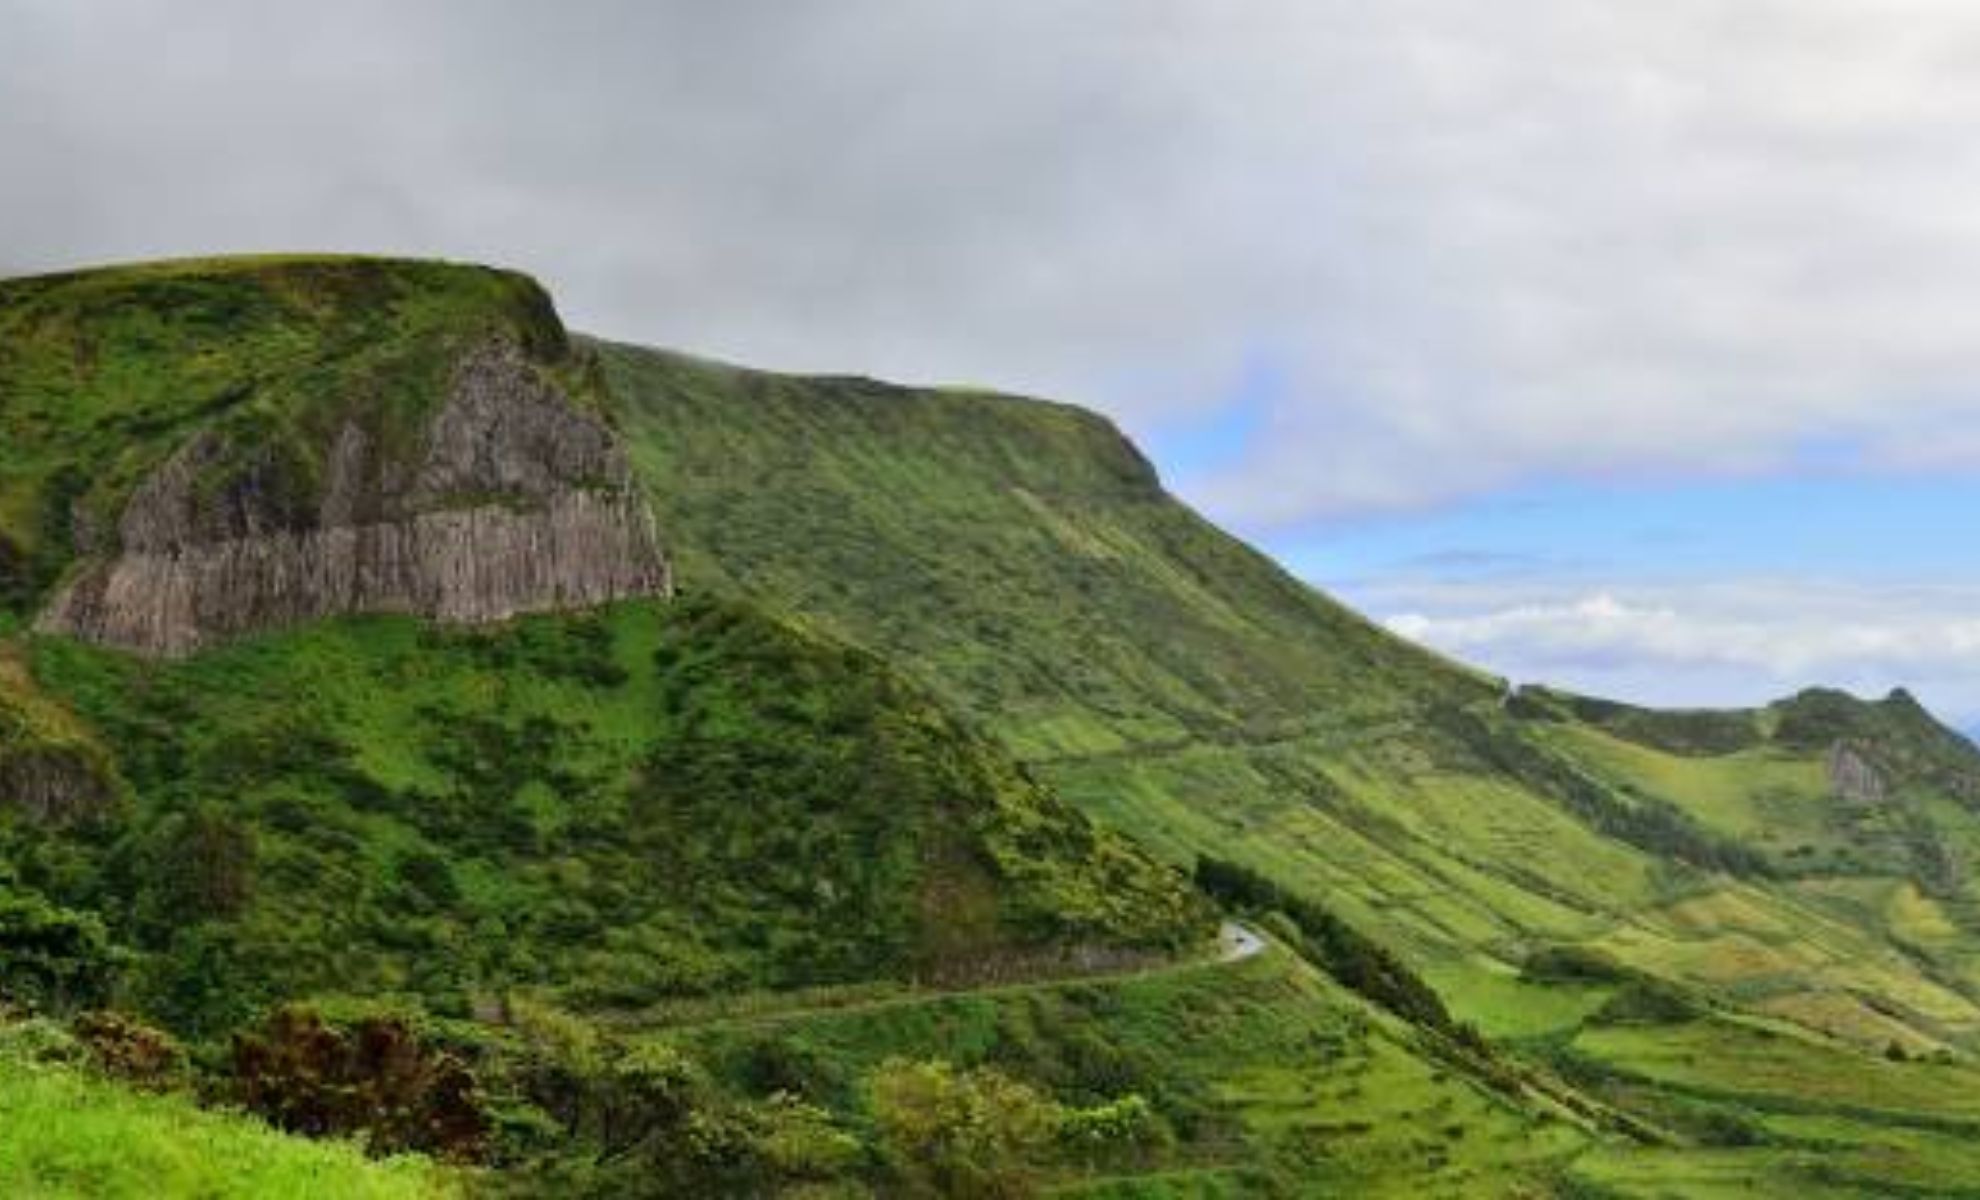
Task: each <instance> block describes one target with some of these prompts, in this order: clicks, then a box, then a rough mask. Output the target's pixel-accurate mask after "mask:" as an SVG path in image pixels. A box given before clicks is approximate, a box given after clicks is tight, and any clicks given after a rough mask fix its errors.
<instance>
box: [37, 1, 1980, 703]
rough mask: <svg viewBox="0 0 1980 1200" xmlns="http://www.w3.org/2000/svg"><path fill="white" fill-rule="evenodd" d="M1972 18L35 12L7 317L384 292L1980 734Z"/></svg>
mask: <svg viewBox="0 0 1980 1200" xmlns="http://www.w3.org/2000/svg"><path fill="white" fill-rule="evenodd" d="M1976 130H1980V7H1976V6H1974V5H1972V4H1971V3H1962V2H1954V0H1739V2H1736V3H1727V2H1726V0H1660V2H1658V3H1640V2H1631V0H1610V2H1608V3H1599V2H1597V0H1501V2H1499V3H1492V4H1479V3H1475V2H1467V0H1383V2H1382V3H1379V4H1370V3H1362V2H1348V0H1243V2H1239V0H1223V2H1220V0H1195V2H1192V3H1182V2H1167V0H1106V2H1101V0H1002V2H1000V3H997V4H995V5H985V4H981V3H969V2H965V0H884V2H883V0H830V2H826V0H816V2H807V0H721V2H720V3H701V2H692V3H691V2H688V0H677V2H673V3H668V2H664V0H663V2H646V3H634V2H625V3H604V2H599V3H586V2H584V0H562V2H560V3H557V4H543V3H529V4H524V3H494V2H490V0H458V2H451V3H440V2H433V3H422V2H420V0H397V2H394V3H380V2H363V0H360V2H347V3H340V4H322V3H320V2H312V3H307V4H302V3H282V2H274V0H254V2H246V0H243V2H237V3H227V2H205V3H199V4H184V3H181V4H166V3H122V2H118V3H109V2H104V3H91V2H89V0H0V273H17V272H22V271H30V270H41V269H49V268H58V267H67V266H73V265H77V264H81V263H88V262H101V261H109V260H122V259H132V258H143V257H151V256H158V255H168V254H187V253H203V252H214V251H228V250H275V249H284V250H287V249H312V248H323V249H346V250H369V251H387V252H409V253H420V254H438V255H446V256H452V257H461V258H472V259H480V260H487V261H493V262H500V263H505V264H509V265H515V266H520V267H523V268H525V269H528V270H530V271H532V272H534V273H536V274H537V275H539V276H540V277H541V278H543V279H544V280H545V282H546V283H548V284H550V285H551V286H552V287H553V289H554V290H555V291H556V293H557V295H558V297H559V300H560V303H561V305H562V307H563V309H564V311H565V314H566V316H567V318H569V319H570V320H571V322H572V323H573V324H575V325H577V326H580V327H582V328H586V329H588V330H591V331H593V332H598V333H603V334H607V335H611V336H617V337H623V338H628V339H632V340H639V341H647V342H654V343H661V344H667V345H674V346H681V347H685V348H691V349H694V350H697V351H701V352H704V353H710V354H715V355H720V356H724V357H729V358H734V359H737V360H741V361H745V362H750V363H755V364H760V365H767V366H777V367H787V368H821V369H833V370H856V371H863V372H867V373H870V374H876V375H883V376H891V377H895V378H902V379H907V380H912V381H934V382H972V383H980V384H988V385H995V386H1000V387H1005V388H1010V389H1015V390H1023V391H1030V392H1036V393H1043V394H1049V395H1054V396H1058V397H1062V398H1066V399H1071V400H1075V401H1079V402H1082V403H1086V404H1089V405H1092V406H1094V407H1097V408H1100V409H1103V410H1105V411H1106V412H1108V413H1110V414H1112V415H1113V416H1114V417H1116V418H1117V419H1119V420H1120V421H1121V422H1122V423H1123V424H1124V425H1125V426H1126V427H1127V428H1128V429H1129V430H1130V431H1132V432H1133V433H1135V434H1136V435H1137V437H1139V438H1140V439H1141V440H1142V441H1143V442H1144V443H1145V444H1147V445H1148V446H1150V447H1151V448H1152V450H1153V452H1154V453H1155V455H1156V457H1157V458H1158V460H1159V461H1160V462H1161V464H1162V465H1163V467H1164V469H1165V472H1166V474H1167V475H1168V477H1169V479H1170V480H1171V483H1172V485H1173V486H1174V487H1175V488H1176V489H1177V490H1179V491H1180V492H1181V493H1182V494H1183V495H1184V496H1185V497H1187V498H1188V499H1190V500H1191V501H1192V502H1194V503H1196V504H1198V505H1199V506H1200V507H1203V508H1205V509H1206V510H1207V511H1208V512H1209V513H1211V515H1213V516H1214V517H1216V518H1218V519H1219V520H1222V521H1224V522H1226V523H1227V524H1230V525H1232V526H1234V527H1235V528H1237V529H1238V530H1240V531H1241V532H1243V533H1245V534H1246V535H1247V536H1250V537H1252V538H1254V539H1255V540H1258V541H1260V542H1262V543H1263V544H1264V545H1266V546H1267V547H1268V548H1269V549H1271V550H1273V551H1274V552H1275V553H1278V554H1279V555H1280V556H1281V557H1282V558H1283V559H1285V560H1286V561H1287V562H1288V563H1290V564H1292V565H1293V566H1294V567H1295V569H1298V570H1300V571H1302V572H1303V573H1305V574H1306V575H1308V576H1309V577H1311V578H1314V579H1316V580H1318V581H1320V582H1322V583H1323V584H1326V585H1328V586H1331V587H1334V588H1336V589H1338V590H1341V591H1343V592H1344V593H1346V594H1347V595H1348V596H1349V598H1350V599H1354V600H1356V601H1358V602H1360V603H1363V604H1365V605H1367V606H1368V607H1370V608H1371V609H1372V610H1374V611H1375V612H1376V613H1377V615H1379V616H1382V617H1384V618H1386V619H1389V620H1390V621H1391V622H1392V624H1394V626H1395V627H1396V628H1398V629H1399V630H1401V631H1403V632H1405V633H1408V634H1409V635H1411V636H1415V637H1420V638H1423V639H1425V640H1429V641H1432V642H1435V643H1437V644H1439V645H1443V646H1446V647H1448V648H1451V649H1453V650H1456V651H1458V652H1460V653H1462V654H1465V655H1467V656H1469V657H1472V658H1474V659H1477V660H1480V661H1483V662H1485V663H1487V664H1488V665H1492V666H1495V667H1498V668H1499V669H1501V670H1505V671H1508V672H1510V673H1513V674H1518V675H1522V676H1535V675H1538V676H1544V677H1547V678H1553V679H1559V680H1563V681H1565V682H1568V683H1570V684H1580V685H1585V686H1599V687H1602V688H1604V689H1605V690H1608V691H1611V692H1620V693H1623V694H1627V695H1638V696H1644V697H1654V698H1656V699H1659V700H1665V701H1686V700H1689V701H1692V702H1700V703H1703V702H1730V701H1736V700H1737V701H1744V700H1752V699H1757V698H1760V697H1762V696H1764V695H1767V694H1770V693H1772V692H1776V691H1779V690H1782V689H1785V688H1787V687H1791V686H1798V685H1799V684H1800V683H1804V682H1814V681H1817V680H1821V679H1832V680H1836V681H1839V682H1847V683H1851V684H1853V685H1855V686H1859V687H1864V688H1871V689H1877V690H1881V689H1882V688H1883V687H1887V686H1889V685H1890V684H1893V683H1897V682H1908V683H1911V684H1912V685H1913V686H1915V687H1917V688H1918V689H1919V690H1920V691H1921V693H1922V694H1924V696H1925V698H1926V699H1927V700H1928V702H1932V703H1935V704H1937V705H1938V706H1939V707H1941V708H1942V709H1944V710H1946V711H1948V712H1949V713H1951V714H1952V715H1954V716H1956V717H1958V718H1960V719H1971V718H1980V633H1976V628H1975V625H1974V621H1975V619H1976V616H1980V614H1976V610H1975V609H1974V607H1973V605H1972V604H1971V603H1970V601H1972V600H1973V599H1974V598H1975V597H1976V594H1980V568H1976V567H1975V566H1974V564H1973V562H1972V557H1973V556H1972V555H1971V554H1970V553H1968V552H1967V549H1966V545H1965V539H1966V530H1965V520H1964V518H1965V517H1966V516H1967V515H1969V514H1972V513H1973V512H1974V511H1975V509H1974V507H1973V502H1974V501H1975V500H1976V498H1980V494H1976V491H1975V489H1974V487H1973V485H1972V483H1971V482H1970V479H1971V476H1972V474H1973V472H1974V468H1975V467H1976V466H1980V389H1977V388H1975V387H1973V386H1971V385H1972V382H1973V381H1974V380H1976V379H1980V137H1976V136H1975V131H1976Z"/></svg>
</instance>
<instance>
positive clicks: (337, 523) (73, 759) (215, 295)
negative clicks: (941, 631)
mask: <svg viewBox="0 0 1980 1200" xmlns="http://www.w3.org/2000/svg"><path fill="white" fill-rule="evenodd" d="M0 334H4V337H0V422H4V424H5V427H6V429H7V430H8V434H9V436H8V437H7V438H6V439H5V440H4V441H3V442H0V481H4V482H0V537H4V538H5V539H6V545H7V546H8V547H9V550H8V554H7V559H6V561H7V566H8V570H9V571H10V574H9V575H8V576H7V580H6V583H7V589H8V590H7V594H8V596H9V599H10V603H11V604H12V605H13V606H14V608H13V612H14V618H15V620H16V622H18V621H20V620H22V619H24V618H26V617H29V616H30V615H32V616H34V618H35V620H34V624H33V631H32V632H28V633H20V632H16V633H15V634H14V635H13V636H12V637H4V636H0V784H4V790H0V836H3V837H4V842H5V848H6V854H5V859H4V863H3V864H0V866H3V867H4V870H0V882H4V883H6V884H7V885H8V886H9V887H11V888H15V889H20V890H23V891H25V892H27V893H29V894H31V895H38V896H41V897H45V898H47V899H48V900H52V901H53V902H55V903H56V904H58V905H61V906H66V907H68V908H71V909H76V910H82V911H88V912H94V913H97V914H100V915H101V916H103V917H104V918H105V919H106V920H107V921H108V924H109V928H110V932H111V935H112V937H113V939H114V940H116V941H118V942H121V943H123V944H124V945H125V946H127V947H129V948H131V949H134V950H136V951H137V952H138V953H137V956H136V958H135V959H134V960H133V964H134V965H133V966H132V968H131V969H130V970H129V971H127V972H125V973H124V978H123V982H122V984H121V987H122V992H121V994H122V995H124V996H125V997H126V998H127V999H128V1000H130V1001H132V1002H135V1003H137V1004H139V1005H141V1006H142V1007H143V1008H144V1009H145V1011H147V1012H149V1013H151V1014H154V1015H155V1016H157V1017H159V1018H162V1019H165V1020H167V1021H169V1022H171V1023H172V1024H174V1025H175V1026H176V1027H178V1028H180V1029H184V1030H193V1031H197V1032H203V1033H213V1032H221V1031H224V1030H226V1029H228V1028H230V1027H231V1026H232V1025H233V1024H234V1023H237V1022H239V1021H241V1020H243V1019H245V1018H246V1017H247V1016H248V1015H250V1014H251V1013H252V1012H254V1011H255V1010H256V1009H257V1008H258V1007H259V1006H261V1005H262V1004H265V1003H268V1002H272V1001H276V1000H281V999H285V998H292V997H296V996H303V995H313V994H321V993H325V992H335V991H355V992H362V993H374V994H375V993H398V994H406V995H410V996H413V997H417V998H419V999H420V1000H422V1001H423V1002H424V1003H426V1004H429V1005H432V1006H434V1007H436V1008H439V1009H441V1010H443V1011H455V1012H466V1011H468V1010H469V1008H470V1007H471V1006H472V1005H473V1004H475V1003H479V1002H482V1001H483V1000H488V999H491V998H493V999H499V997H500V996H501V995H502V994H503V993H504V992H505V991H506V990H508V989H510V988H514V987H517V986H521V985H538V986H541V987H543V988H547V989H551V990H553V991H554V992H555V993H556V994H557V995H558V996H559V997H560V998H561V999H562V1001H563V1002H565V1003H568V1004H570V1005H572V1006H575V1007H579V1008H599V1007H604V1006H626V1005H639V1004H645V1003H650V1002H653V1001H656V1000H660V999H664V998H667V997H670V996H679V995H690V994H703V993H707V992H710V991H716V990H722V989H735V988H739V987H763V986H796V985H806V984H820V983H830V982H838V981H845V980H866V979H875V978H886V979H901V980H907V979H913V978H927V979H955V980H960V979H965V978H976V977H994V976H998V975H1001V974H1010V973H1022V972H1024V971H1027V970H1046V969H1055V970H1077V969H1080V968H1081V967H1082V966H1085V967H1088V968H1090V967H1095V966H1102V965H1107V964H1110V963H1112V964H1118V963H1123V962H1131V961H1135V960H1136V959H1137V958H1138V957H1143V956H1151V955H1157V954H1161V953H1166V952H1169V951H1172V950H1175V949H1178V948H1180V947H1182V946H1183V945H1185V944H1188V943H1193V942H1194V941H1196V940H1197V939H1199V938H1206V937H1207V936H1208V934H1209V931H1210V924H1209V923H1208V911H1207V909H1206V908H1205V907H1204V906H1203V905H1202V904H1201V902H1200V901H1199V900H1197V899H1196V898H1195V897H1193V896H1192V895H1191V894H1190V892H1189V890H1188V886H1187V883H1186V882H1185V881H1184V880H1182V879H1181V878H1180V877H1179V876H1178V875H1177V874H1175V873H1173V872H1171V871H1169V870H1166V869H1164V868H1161V867H1159V866H1157V865H1156V864H1154V863H1153V862H1151V861H1150V860H1149V859H1148V858H1146V857H1145V856H1144V855H1142V854H1141V853H1139V852H1138V851H1136V850H1134V849H1133V848H1131V847H1130V846H1128V845H1127V844H1125V843H1123V842H1122V841H1120V840H1119V839H1118V838H1117V837H1114V836H1112V835H1109V834H1105V833H1102V832H1100V831H1097V830H1095V829H1094V828H1093V827H1092V826H1091V825H1090V824H1088V822H1087V821H1086V820H1085V818H1083V817H1082V816H1080V815H1079V814H1078V813H1077V812H1075V811H1073V810H1071V809H1069V808H1067V807H1066V806H1065V805H1063V804H1062V803H1060V802H1059V801H1058V800H1057V799H1056V798H1055V797H1053V796H1052V795H1051V794H1050V793H1048V792H1047V791H1046V790H1044V789H1043V788H1041V787H1040V786H1039V785H1038V784H1037V783H1036V782H1034V781H1033V780H1032V779H1031V778H1030V777H1028V776H1027V775H1026V774H1025V773H1024V772H1023V771H1022V770H1020V769H1018V768H1017V767H1016V766H1015V765H1014V764H1013V763H1012V762H1011V761H1010V760H1009V759H1008V758H1007V757H1006V756H1005V755H1004V754H1003V752H1002V751H1001V750H999V749H998V748H997V747H995V746H994V745H992V744H990V743H988V742H987V741H985V740H983V739H982V738H980V737H977V736H975V735H973V734H972V733H970V732H969V731H968V730H966V729H965V728H964V727H962V726H961V725H959V724H958V723H957V722H956V721H954V720H953V719H952V718H950V717H949V716H948V715H947V714H946V713H944V712H943V711H942V710H941V709H940V708H939V707H938V706H937V705H935V704H934V703H932V702H931V701H930V700H929V699H928V698H927V697H926V696H925V695H924V694H923V692H922V691H921V690H920V689H918V688H916V687H914V686H911V685H909V684H907V683H905V682H904V681H903V680H902V679H900V678H899V677H898V676H897V675H896V674H895V673H894V672H892V671H891V670H890V669H889V668H888V667H887V666H886V665H885V664H884V663H882V662H880V661H878V660H876V659H875V658H873V657H872V656H871V655H870V654H867V653H864V652H860V651H855V650H850V649H848V648H846V647H843V646H840V645H836V644H834V643H831V642H830V641H828V640H824V639H821V638H818V637H815V636H807V635H805V634H802V633H800V632H797V631H795V630H792V629H790V628H788V627H787V626H785V625H782V624H780V623H778V622H777V621H775V620H772V619H769V618H767V617H765V616H763V615H762V614H760V613H758V612H755V611H753V610H751V609H749V608H748V607H747V606H744V605H738V604H735V603H731V602H722V601H714V600H706V599H704V600H700V601H691V602H687V603H683V604H670V603H666V602H665V597H666V596H667V595H668V593H669V591H670V588H669V583H668V570H669V568H668V565H667V563H666V561H665V559H664V557H663V556H662V554H661V552H660V550H659V547H658V543H657V540H656V537H655V527H654V524H653V520H652V516H651V513H650V511H649V509H648V507H647V504H646V500H645V497H644V495H643V493H642V492H640V491H639V490H638V489H637V488H635V487H634V485H633V482H632V478H631V475H630V473H629V472H630V469H629V466H628V464H627V461H626V457H625V453H624V448H623V444H622V442H621V439H620V437H619V435H618V433H617V431H616V430H614V429H613V428H612V425H611V419H610V416H609V413H608V410H607V409H606V407H605V406H604V405H603V403H602V390H601V386H600V383H599V381H598V378H597V373H596V364H595V362H594V361H593V360H592V359H591V357H590V356H589V354H588V353H585V352H582V351H576V350H573V348H572V347H571V345H570V343H569V341H568V339H567V338H566V337H565V335H564V332H563V329H562V326H561V324H560V323H559V322H558V320H557V317H556V314H555V312H554V310H553V309H552V308H551V306H550V303H549V300H548V298H547V297H546V296H545V295H544V294H543V293H542V291H541V290H540V289H539V288H537V287H536V285H535V284H534V283H533V282H531V281H529V280H527V279H524V278H523V277H520V276H516V275H510V274H506V273H501V272H494V271H489V270H485V269H482V268H475V267H459V266H452V265H447V264H430V263H406V262H398V261H386V260H370V259H274V260H229V261H224V262H217V263H216V262H186V263H175V264H165V265H161V266H157V267H139V268H127V269H119V270H114V271H107V272H97V273H86V274H82V275H75V276H57V277H49V278H45V279H32V280H23V281H14V282H9V283H5V284H0ZM613 601H617V602H618V603H617V604H616V605H611V604H609V602H613ZM601 606H603V607H601ZM538 610H541V611H540V613H539V615H538V616H536V617H534V618H533V619H529V620H525V621H522V622H520V623H517V622H514V621H509V622H506V623H500V619H502V618H510V617H513V616H514V615H515V614H518V613H528V612H532V611H538ZM362 613H371V614H407V615H413V616H420V617H428V618H439V619H440V620H441V621H442V622H443V624H442V625H440V626H429V625H424V624H421V623H418V622H415V621H413V620H409V619H406V616H397V617H391V616H385V615H373V616H371V617H368V618H362V619H360V618H357V617H354V616H353V615H352V614H362ZM340 616H342V617H344V618H345V619H344V620H342V621H331V620H328V619H329V618H336V617H340ZM490 622H498V623H496V624H493V625H490V624H489V623H490ZM470 626H475V627H482V626H486V627H485V628H470ZM92 643H94V644H95V645H94V646H93V645H92ZM181 659H183V661H179V660H181ZM24 953H25V951H24Z"/></svg>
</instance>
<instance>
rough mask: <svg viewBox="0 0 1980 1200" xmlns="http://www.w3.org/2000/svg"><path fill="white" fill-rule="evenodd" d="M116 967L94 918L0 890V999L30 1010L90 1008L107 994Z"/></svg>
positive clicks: (100, 925)
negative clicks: (21, 1005) (2, 998)
mask: <svg viewBox="0 0 1980 1200" xmlns="http://www.w3.org/2000/svg"><path fill="white" fill-rule="evenodd" d="M117 965H118V961H117V955H116V954H115V953H114V952H113V951H112V950H111V948H110V940H109V937H108V936H107V935H106V934H105V933H104V931H103V923H102V922H101V921H99V920H97V919H96V918H95V917H94V916H91V915H88V914H84V913H75V912H70V911H69V910H68V909H65V908H58V907H57V906H55V905H53V904H51V903H49V902H48V901H47V900H46V899H45V898H43V897H42V896H40V895H37V894H35V893H32V892H8V891H4V890H0V997H4V998H6V999H8V1000H11V1001H13V1002H14V1003H16V1004H23V1005H26V1006H28V1007H29V1008H36V1009H48V1010H55V1011H66V1010H68V1009H72V1008H86V1007H93V1006H96V1005H100V1004H102V1003H103V1002H104V1001H105V1000H107V999H108V998H109V994H110V987H111V983H112V982H113V980H114V979H115V977H116V972H117Z"/></svg>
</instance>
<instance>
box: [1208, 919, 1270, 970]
mask: <svg viewBox="0 0 1980 1200" xmlns="http://www.w3.org/2000/svg"><path fill="white" fill-rule="evenodd" d="M1217 945H1218V947H1219V948H1220V951H1221V952H1220V953H1219V954H1218V956H1217V961H1219V962H1227V963H1229V962H1237V961H1239V960H1240V959H1246V958H1250V957H1251V956H1252V955H1254V954H1256V953H1258V952H1259V951H1260V950H1263V949H1264V948H1265V939H1264V938H1262V937H1259V936H1258V935H1257V934H1255V933H1253V932H1251V931H1250V930H1249V929H1246V928H1245V927H1244V926H1242V925H1240V924H1238V923H1237V922H1236V921H1226V922H1224V923H1223V924H1222V925H1221V926H1219V927H1218V929H1217Z"/></svg>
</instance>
